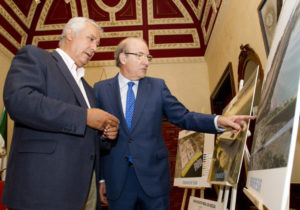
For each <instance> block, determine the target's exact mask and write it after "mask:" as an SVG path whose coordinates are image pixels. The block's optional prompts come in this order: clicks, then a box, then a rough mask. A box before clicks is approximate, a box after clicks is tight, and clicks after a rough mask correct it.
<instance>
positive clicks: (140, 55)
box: [124, 52, 153, 62]
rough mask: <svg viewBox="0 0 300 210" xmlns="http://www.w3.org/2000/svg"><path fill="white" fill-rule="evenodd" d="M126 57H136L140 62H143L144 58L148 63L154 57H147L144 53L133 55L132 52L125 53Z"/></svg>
mask: <svg viewBox="0 0 300 210" xmlns="http://www.w3.org/2000/svg"><path fill="white" fill-rule="evenodd" d="M124 54H125V55H135V56H136V57H137V58H138V59H139V60H142V58H147V59H148V61H149V62H150V61H152V58H153V57H152V55H149V54H148V55H146V54H144V53H142V52H138V53H131V52H124Z"/></svg>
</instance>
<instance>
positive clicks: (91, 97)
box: [82, 78, 96, 107]
mask: <svg viewBox="0 0 300 210" xmlns="http://www.w3.org/2000/svg"><path fill="white" fill-rule="evenodd" d="M82 84H83V87H84V89H85V92H86V95H87V98H88V100H89V103H90V106H91V107H96V99H95V95H94V91H93V89H92V88H91V87H90V86H89V84H88V83H87V82H86V81H85V79H83V78H82Z"/></svg>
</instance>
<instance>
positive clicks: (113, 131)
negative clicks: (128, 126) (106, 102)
mask: <svg viewBox="0 0 300 210" xmlns="http://www.w3.org/2000/svg"><path fill="white" fill-rule="evenodd" d="M119 123H120V121H119V119H118V118H116V117H115V116H113V115H111V114H109V113H108V112H105V111H103V110H101V109H97V108H90V109H88V110H87V121H86V124H87V125H88V126H89V127H91V128H95V129H97V130H100V131H104V134H105V133H106V134H105V135H107V137H108V138H112V137H113V136H116V135H117V133H118V129H119Z"/></svg>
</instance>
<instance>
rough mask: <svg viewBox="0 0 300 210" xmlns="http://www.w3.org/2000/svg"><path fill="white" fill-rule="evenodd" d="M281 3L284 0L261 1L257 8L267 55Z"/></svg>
mask: <svg viewBox="0 0 300 210" xmlns="http://www.w3.org/2000/svg"><path fill="white" fill-rule="evenodd" d="M283 1H284V0H262V1H261V3H260V5H259V6H258V14H259V20H260V25H261V29H262V33H263V38H264V43H265V48H266V53H267V55H268V54H269V51H270V46H271V44H272V40H273V35H274V32H275V28H276V25H277V20H278V18H279V14H280V10H281V7H282V3H283Z"/></svg>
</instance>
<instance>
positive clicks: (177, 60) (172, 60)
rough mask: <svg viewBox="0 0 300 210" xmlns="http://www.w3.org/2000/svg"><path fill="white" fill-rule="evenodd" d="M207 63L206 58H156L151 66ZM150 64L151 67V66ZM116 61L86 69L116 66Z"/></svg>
mask: <svg viewBox="0 0 300 210" xmlns="http://www.w3.org/2000/svg"><path fill="white" fill-rule="evenodd" d="M201 62H205V59H204V57H202V56H201V57H176V58H154V59H153V60H152V61H151V64H170V63H172V64H174V63H189V64H190V63H201ZM151 64H150V65H151ZM115 65H116V63H115V60H110V61H90V62H89V63H88V64H87V65H86V67H106V66H115Z"/></svg>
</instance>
